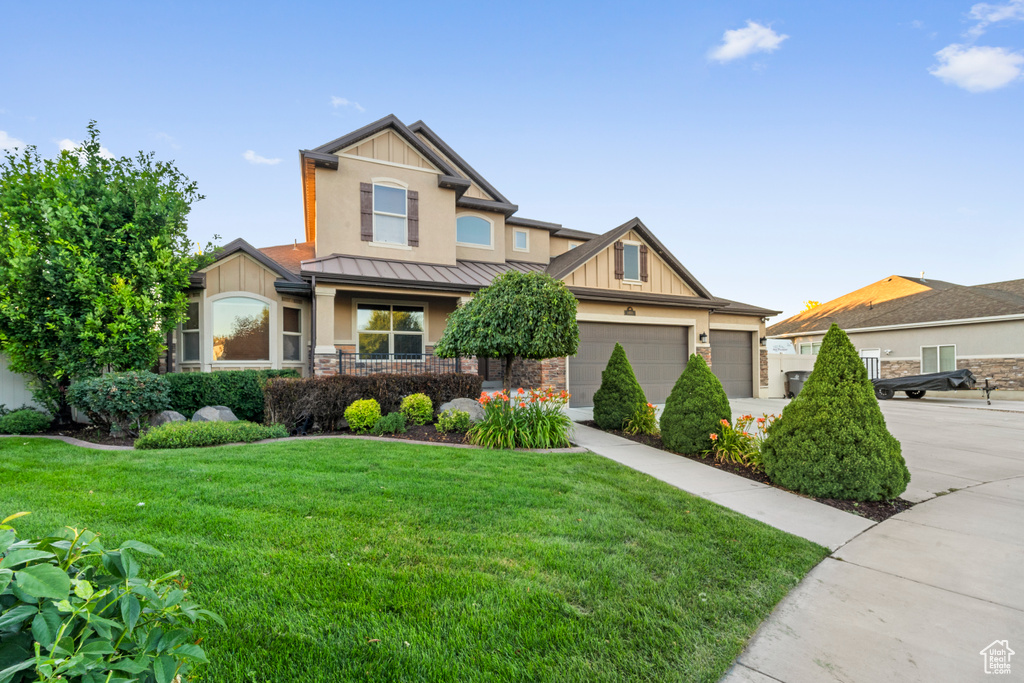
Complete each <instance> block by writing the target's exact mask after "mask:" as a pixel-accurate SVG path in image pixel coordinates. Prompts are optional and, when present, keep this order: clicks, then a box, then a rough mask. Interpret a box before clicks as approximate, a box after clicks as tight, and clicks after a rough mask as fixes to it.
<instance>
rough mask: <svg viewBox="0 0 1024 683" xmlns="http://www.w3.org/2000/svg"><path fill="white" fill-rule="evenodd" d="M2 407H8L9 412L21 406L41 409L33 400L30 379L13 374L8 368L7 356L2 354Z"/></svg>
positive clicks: (0, 363)
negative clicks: (29, 385)
mask: <svg viewBox="0 0 1024 683" xmlns="http://www.w3.org/2000/svg"><path fill="white" fill-rule="evenodd" d="M0 405H3V406H6V407H7V409H8V410H12V409H14V408H20V407H21V406H32V407H36V408H38V407H39V405H38V404H37V403H36V402H35V401H34V400H32V392H31V391H29V390H28V378H26V377H25V375H22V374H20V373H17V372H11V371H10V370H9V369H8V367H7V356H5V355H3V354H0Z"/></svg>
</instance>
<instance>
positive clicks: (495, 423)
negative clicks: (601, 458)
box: [467, 388, 572, 448]
mask: <svg viewBox="0 0 1024 683" xmlns="http://www.w3.org/2000/svg"><path fill="white" fill-rule="evenodd" d="M569 396H570V395H569V392H567V391H561V392H556V391H555V390H554V389H545V390H540V389H530V390H525V389H522V388H520V389H519V390H517V391H515V392H512V393H511V395H510V394H508V393H506V392H504V391H496V392H494V393H490V394H489V393H487V392H484V393H482V394H480V399H479V401H480V405H482V406H483V408H484V419H483V420H481V421H480V422H478V423H476V424H475V425H473V426H472V427H471V428H470V429H469V431H468V432H467V436H468V437H469V440H470V442H472V443H475V444H477V445H480V446H487V447H488V448H562V447H565V446H568V445H570V443H569V431H570V430H571V429H572V420H570V419H569V417H568V416H567V415H566V414H565V412H563V408H565V406H566V404H567V403H568V402H569Z"/></svg>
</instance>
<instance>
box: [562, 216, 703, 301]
mask: <svg viewBox="0 0 1024 683" xmlns="http://www.w3.org/2000/svg"><path fill="white" fill-rule="evenodd" d="M619 241H622V242H639V243H645V242H644V241H643V239H641V238H640V236H639V235H637V234H636V232H635V231H633V230H630V231H629V232H628V233H627V234H625V235H623V236H622V238H621V239H620V240H619ZM648 247H650V245H648ZM614 250H615V245H614V244H613V245H611V246H609V247H608V248H607V249H605V250H604V251H602V252H601V253H599V254H597V255H596V256H594V257H593V258H591V259H590V260H589V261H587V262H586V263H584V264H583V265H581V266H580V267H579V268H577V269H576V270H574V271H573V272H571V273H569V274H568V275H566V276H565V277H564V278H562V281H563V282H565V284H566V285H568V286H569V287H588V288H593V289H618V290H621V291H626V292H650V293H655V294H678V295H680V296H696V293H695V292H694V291H693V290H692V289H690V287H689V286H688V285H687V284H686V283H685V282H683V279H682V278H681V277H679V275H678V274H676V272H675V271H674V270H673V269H672V268H671V267H670V266H669V265H668V264H667V263H665V262H664V261H662V260H661V259H660V258H658V255H657V254H656V253H655V252H654V250H653V249H649V251H648V252H647V258H648V259H649V261H648V265H647V272H648V278H647V282H636V283H633V282H629V281H627V280H621V279H616V277H615V254H614Z"/></svg>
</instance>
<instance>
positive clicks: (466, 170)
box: [409, 120, 512, 204]
mask: <svg viewBox="0 0 1024 683" xmlns="http://www.w3.org/2000/svg"><path fill="white" fill-rule="evenodd" d="M409 130H410V131H412V132H413V133H420V134H421V135H423V137H425V138H426V139H427V140H429V141H430V144H432V145H433V146H434V147H437V148H438V149H439V150H441V154H444V155H445V156H446V157H448V159H450V160H451V162H452V163H453V164H455V165H456V166H457V167H458V168H459V170H460V171H462V174H463V175H464V176H465V177H467V178H469V179H470V180H472V181H473V182H474V183H476V184H477V185H479V186H480V187H482V188H483V190H484V192H486V193H487V194H489V195H491V196H492V197H494V199H495V200H496V201H499V202H503V203H505V204H511V203H512V202H510V201H509V200H508V199H506V198H505V195H503V194H502V193H500V192H498V190H497V189H495V187H494V185H491V184H490V183H489V182H487V179H486V178H484V177H483V176H482V175H480V173H478V172H477V170H476V169H475V168H473V167H472V166H470V165H469V164H468V163H467V162H466V160H465V159H463V158H462V157H460V156H459V155H458V153H456V151H455V150H454V149H452V148H451V147H450V146H449V145H448V143H446V142H445V141H444V140H442V139H441V136H439V135H438V134H437V133H435V132H434V131H433V130H431V129H430V127H429V126H428V125H427V124H425V123H423V121H422V120H420V121H417V122H415V123H413V124H412V125H410V126H409Z"/></svg>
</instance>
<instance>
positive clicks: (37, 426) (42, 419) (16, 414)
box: [0, 408, 53, 434]
mask: <svg viewBox="0 0 1024 683" xmlns="http://www.w3.org/2000/svg"><path fill="white" fill-rule="evenodd" d="M51 422H53V420H52V419H51V418H50V416H49V415H46V414H45V413H41V412H39V411H38V410H33V409H32V408H19V409H18V410H12V411H11V412H9V413H7V414H6V415H4V416H3V417H0V434H38V433H39V432H41V431H44V430H45V429H46V428H47V427H49V426H50V423H51Z"/></svg>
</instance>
